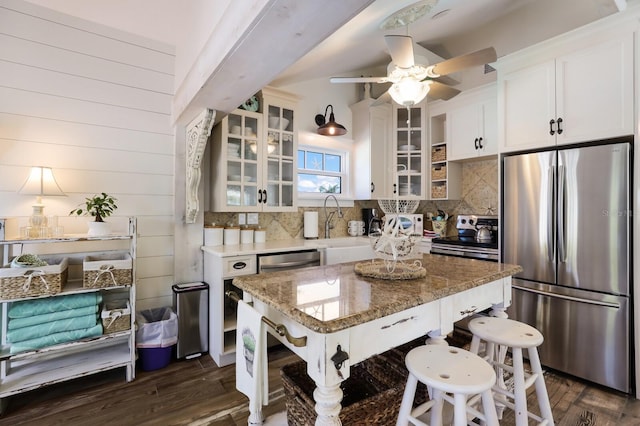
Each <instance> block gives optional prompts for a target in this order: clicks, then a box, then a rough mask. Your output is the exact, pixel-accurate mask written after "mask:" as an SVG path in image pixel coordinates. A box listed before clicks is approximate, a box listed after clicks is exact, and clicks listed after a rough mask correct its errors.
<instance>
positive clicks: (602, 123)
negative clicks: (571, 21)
mask: <svg viewBox="0 0 640 426" xmlns="http://www.w3.org/2000/svg"><path fill="white" fill-rule="evenodd" d="M584 37H585V40H581V43H580V48H576V49H573V48H571V46H573V44H569V42H561V41H558V42H557V43H556V44H559V45H560V46H555V45H550V46H549V49H548V50H552V49H553V48H555V49H556V50H557V51H559V52H560V51H561V52H563V54H558V55H557V56H555V57H553V58H550V59H549V60H546V61H542V62H537V63H533V64H532V63H531V59H530V58H532V57H533V58H538V57H539V56H540V54H538V53H536V52H538V50H536V51H535V52H533V53H535V54H533V53H532V52H530V51H529V50H524V51H522V52H519V53H518V54H517V55H515V56H514V57H510V58H508V59H505V60H504V64H503V65H502V66H501V65H500V64H499V65H498V71H499V74H498V116H499V117H500V120H501V125H500V126H499V135H498V138H499V144H500V150H501V151H515V150H521V149H532V148H541V147H546V146H553V145H561V144H569V143H576V142H585V141H590V140H596V139H604V138H611V137H617V136H624V135H629V134H633V133H634V128H633V126H634V120H633V87H634V86H633V67H634V60H633V58H634V55H633V33H631V32H623V33H621V34H616V35H601V36H599V35H598V34H590V35H589V37H588V38H587V36H584ZM571 43H574V44H575V43H577V42H575V41H572V42H571Z"/></svg>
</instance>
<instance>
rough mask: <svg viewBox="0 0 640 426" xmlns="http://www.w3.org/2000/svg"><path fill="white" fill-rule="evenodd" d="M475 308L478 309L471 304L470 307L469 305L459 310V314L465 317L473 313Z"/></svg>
mask: <svg viewBox="0 0 640 426" xmlns="http://www.w3.org/2000/svg"><path fill="white" fill-rule="evenodd" d="M477 310H478V308H477V307H475V306H472V307H470V308H469V309H465V310H464V311H460V315H462V316H465V317H466V316H469V315H471V314H474V313H475V312H476V311H477Z"/></svg>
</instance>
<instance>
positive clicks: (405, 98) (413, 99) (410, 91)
mask: <svg viewBox="0 0 640 426" xmlns="http://www.w3.org/2000/svg"><path fill="white" fill-rule="evenodd" d="M427 93H429V82H428V81H418V80H416V79H413V78H404V79H402V80H400V81H399V82H397V83H394V84H393V85H392V86H391V87H390V88H389V94H390V95H391V98H393V100H394V101H396V102H397V103H398V104H400V105H404V106H406V107H410V106H411V105H414V104H417V103H418V102H420V101H421V100H423V99H424V98H425V96H427Z"/></svg>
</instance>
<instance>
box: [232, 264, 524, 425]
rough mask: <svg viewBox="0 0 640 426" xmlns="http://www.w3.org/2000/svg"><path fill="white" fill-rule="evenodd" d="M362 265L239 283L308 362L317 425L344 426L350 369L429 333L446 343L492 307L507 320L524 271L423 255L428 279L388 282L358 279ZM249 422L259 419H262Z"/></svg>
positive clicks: (247, 278)
mask: <svg viewBox="0 0 640 426" xmlns="http://www.w3.org/2000/svg"><path fill="white" fill-rule="evenodd" d="M356 263H360V262H352V263H343V264H337V265H330V266H319V267H312V268H305V269H299V270H292V271H283V272H272V273H268V274H258V275H246V276H241V277H236V278H234V280H233V284H234V285H235V286H236V287H238V288H240V289H241V290H242V291H243V299H244V300H245V301H246V302H252V304H253V308H254V309H256V310H257V311H258V312H260V313H261V314H262V315H263V317H264V318H265V319H266V321H267V322H270V323H272V324H278V325H282V326H284V328H282V327H281V331H284V330H285V328H286V332H287V333H288V335H284V333H282V334H283V335H279V334H278V333H276V332H275V331H274V330H273V329H272V328H271V329H269V331H270V332H271V334H273V335H274V336H276V338H278V339H279V340H280V341H281V342H282V343H283V344H284V345H285V346H287V347H288V348H289V349H291V350H292V351H293V352H294V353H296V354H297V355H298V356H300V357H301V358H302V359H304V360H305V361H306V363H307V374H308V375H309V376H310V377H311V378H312V379H313V380H314V381H315V383H316V386H317V388H316V391H315V392H314V399H315V400H316V402H319V401H321V403H318V404H316V412H317V414H318V417H317V420H316V425H319V424H322V425H334V424H335V425H338V424H340V423H339V419H338V416H339V411H340V401H341V399H342V390H341V389H340V383H341V382H342V381H343V380H345V379H346V378H347V377H349V370H350V366H351V365H355V364H357V363H359V362H361V361H363V360H365V359H367V358H369V357H371V356H373V355H376V354H380V353H382V352H384V351H387V350H389V349H391V348H394V347H397V346H400V345H402V344H404V343H407V342H409V341H411V340H413V339H416V338H418V337H420V336H424V335H425V334H428V335H429V337H430V339H429V340H430V342H429V343H441V344H446V342H445V340H444V339H445V337H446V335H447V334H448V333H450V332H451V331H452V330H453V324H454V322H456V321H458V320H460V319H462V318H464V317H466V316H469V315H471V314H473V313H474V312H478V311H482V310H485V309H488V308H492V309H493V311H492V313H493V314H494V315H496V316H506V313H505V312H504V310H505V309H506V307H507V306H509V304H510V303H511V276H512V275H514V274H517V273H518V272H521V271H522V268H521V267H520V266H518V265H508V264H502V263H496V262H488V261H482V260H473V259H463V258H457V257H451V256H441V255H431V254H425V255H424V256H423V258H422V266H424V268H425V269H426V276H425V277H424V278H418V279H409V280H387V279H375V278H369V277H364V276H362V275H359V274H357V273H356V272H355V271H354V267H355V265H356ZM287 337H289V339H287ZM332 359H333V360H332ZM253 405H254V404H250V406H253ZM256 405H259V404H256ZM249 418H250V420H252V421H254V422H255V421H259V420H260V419H261V418H262V413H261V412H251V413H250V417H249Z"/></svg>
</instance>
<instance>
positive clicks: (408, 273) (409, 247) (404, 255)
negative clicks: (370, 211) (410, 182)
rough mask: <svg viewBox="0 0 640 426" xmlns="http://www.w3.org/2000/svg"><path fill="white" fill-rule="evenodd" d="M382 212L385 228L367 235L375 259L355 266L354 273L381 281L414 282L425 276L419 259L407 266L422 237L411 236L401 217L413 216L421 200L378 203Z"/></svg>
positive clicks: (383, 201) (381, 201) (379, 201)
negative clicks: (403, 280)
mask: <svg viewBox="0 0 640 426" xmlns="http://www.w3.org/2000/svg"><path fill="white" fill-rule="evenodd" d="M378 204H379V205H380V208H381V209H382V211H383V212H384V213H385V220H384V226H383V228H382V230H380V231H379V232H373V233H370V234H369V238H370V239H371V247H372V248H373V250H374V252H375V254H376V257H377V259H375V260H374V261H372V262H361V263H357V264H356V265H355V272H356V273H358V274H360V275H364V276H368V277H373V278H381V279H393V280H402V279H415V278H421V277H424V276H425V275H426V270H425V269H424V267H423V266H422V263H421V262H420V261H419V260H414V261H413V262H410V263H407V262H405V260H407V259H408V258H409V257H410V256H411V254H412V253H413V252H414V250H415V247H416V243H417V242H418V241H419V240H420V239H421V238H422V235H417V234H412V233H411V231H410V230H407V229H405V228H404V227H403V226H402V221H401V220H400V217H399V215H400V214H405V213H407V214H410V213H414V212H415V211H416V209H417V208H418V205H419V204H420V200H399V199H394V200H378Z"/></svg>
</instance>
